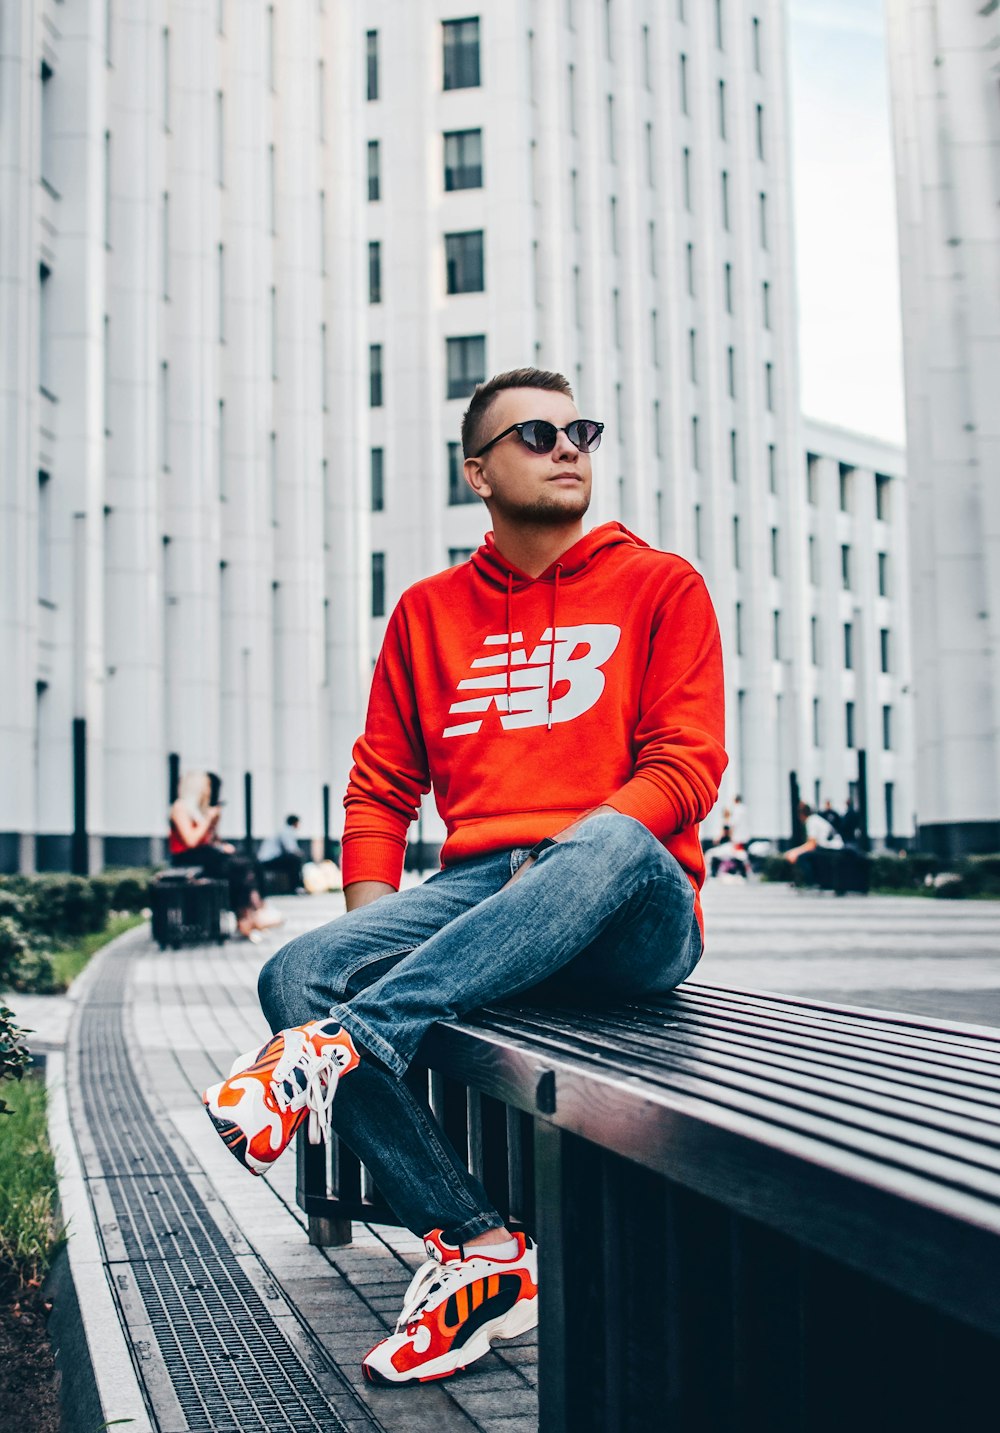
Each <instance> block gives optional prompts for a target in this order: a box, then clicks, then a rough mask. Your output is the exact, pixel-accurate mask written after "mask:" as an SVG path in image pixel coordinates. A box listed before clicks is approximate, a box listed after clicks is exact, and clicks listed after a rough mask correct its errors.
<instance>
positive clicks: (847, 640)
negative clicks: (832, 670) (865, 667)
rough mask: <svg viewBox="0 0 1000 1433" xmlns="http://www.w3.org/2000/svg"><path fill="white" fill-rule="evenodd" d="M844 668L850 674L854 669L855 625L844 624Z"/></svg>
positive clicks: (851, 623)
mask: <svg viewBox="0 0 1000 1433" xmlns="http://www.w3.org/2000/svg"><path fill="white" fill-rule="evenodd" d="M844 667H845V669H846V670H847V671H848V672H849V671H851V670H852V669H853V667H854V624H853V622H845V623H844Z"/></svg>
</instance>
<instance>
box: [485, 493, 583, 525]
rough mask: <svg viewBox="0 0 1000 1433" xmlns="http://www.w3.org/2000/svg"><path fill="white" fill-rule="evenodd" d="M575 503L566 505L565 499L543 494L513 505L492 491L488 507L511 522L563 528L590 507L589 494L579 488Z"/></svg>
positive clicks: (580, 516)
mask: <svg viewBox="0 0 1000 1433" xmlns="http://www.w3.org/2000/svg"><path fill="white" fill-rule="evenodd" d="M576 499H577V500H576V502H573V503H568V502H567V501H566V500H565V497H557V496H556V495H555V494H554V493H553V494H552V496H551V497H550V496H549V494H547V493H544V494H541V495H540V496H539V497H537V498H534V499H533V500H532V501H531V502H523V503H513V502H510V501H509V499H508V498H506V497H504V496H503V495H502V494H501V493H498V492H496V491H495V490H494V492H493V494H492V496H491V498H490V506H491V507H492V508H493V509H494V510H495V511H496V512H499V513H502V514H503V516H504V517H506V518H509V519H510V520H511V521H512V522H521V523H533V524H535V525H536V526H538V527H563V526H564V525H565V524H566V523H570V522H577V521H578V520H579V519H580V518H582V517H583V516H584V515H585V513H586V511H587V509H588V508H589V507H590V494H589V493H588V492H586V491H585V490H584V488H583V487H582V486H581V488H580V491H579V493H577V494H576Z"/></svg>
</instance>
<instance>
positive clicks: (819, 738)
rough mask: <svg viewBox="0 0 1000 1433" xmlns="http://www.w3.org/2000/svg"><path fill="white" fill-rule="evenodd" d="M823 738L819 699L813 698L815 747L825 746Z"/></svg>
mask: <svg viewBox="0 0 1000 1433" xmlns="http://www.w3.org/2000/svg"><path fill="white" fill-rule="evenodd" d="M822 736H823V733H822V728H821V726H820V705H819V697H813V746H816V747H819V746H822V745H823V741H822Z"/></svg>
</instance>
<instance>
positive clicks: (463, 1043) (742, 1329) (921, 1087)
mask: <svg viewBox="0 0 1000 1433" xmlns="http://www.w3.org/2000/svg"><path fill="white" fill-rule="evenodd" d="M422 1054H426V1058H427V1060H428V1062H429V1064H430V1065H431V1066H432V1068H433V1073H432V1074H431V1075H430V1076H429V1077H428V1074H427V1073H426V1071H424V1072H419V1071H418V1072H413V1073H412V1074H411V1077H410V1078H411V1079H412V1080H413V1082H414V1085H415V1087H422V1088H424V1089H426V1090H429V1095H430V1102H431V1105H432V1107H433V1108H434V1109H435V1112H436V1113H437V1114H438V1115H439V1117H440V1118H442V1121H443V1123H444V1124H445V1126H446V1128H447V1129H448V1132H449V1134H450V1135H451V1137H452V1138H453V1139H454V1140H455V1143H456V1145H457V1147H458V1148H459V1149H460V1151H462V1152H464V1153H465V1155H466V1156H467V1158H468V1162H469V1167H470V1168H472V1169H473V1170H474V1171H475V1172H476V1173H477V1174H478V1175H479V1176H480V1177H481V1178H482V1179H483V1180H484V1183H485V1184H486V1186H487V1188H488V1190H489V1192H490V1195H491V1197H492V1198H494V1199H495V1200H496V1202H497V1204H498V1207H499V1208H500V1209H501V1212H502V1213H504V1214H505V1216H508V1217H510V1218H511V1219H512V1221H513V1222H515V1223H516V1222H523V1223H524V1224H526V1225H527V1227H529V1228H530V1229H531V1231H532V1232H533V1233H534V1234H535V1235H536V1237H537V1239H538V1243H539V1257H540V1275H539V1278H540V1285H541V1289H542V1293H541V1302H540V1310H541V1322H540V1328H539V1343H540V1349H539V1354H540V1382H539V1410H540V1428H541V1429H542V1430H543V1433H588V1430H591V1429H593V1430H598V1429H600V1430H602V1433H606V1430H607V1431H608V1433H610V1430H629V1433H649V1430H659V1429H661V1428H662V1429H670V1430H679V1433H712V1430H716V1429H720V1430H723V1429H724V1430H734V1433H735V1430H747V1433H755V1430H757V1429H761V1430H766V1433H793V1430H794V1433H824V1430H830V1433H833V1430H836V1433H845V1430H849V1433H868V1430H871V1433H875V1430H878V1433H890V1430H892V1433H895V1430H897V1429H899V1430H906V1433H922V1430H928V1433H930V1430H931V1429H933V1430H934V1433H941V1430H943V1429H951V1428H959V1427H976V1428H978V1427H988V1426H994V1425H995V1424H996V1423H998V1422H1000V1412H998V1405H997V1398H996V1379H995V1370H996V1368H997V1367H998V1366H1000V1084H998V1076H1000V1031H997V1032H992V1031H987V1030H983V1029H982V1028H979V1027H963V1026H959V1025H956V1024H951V1023H947V1022H939V1021H930V1020H921V1019H917V1018H913V1017H909V1016H901V1015H891V1014H885V1013H882V1012H877V1011H869V1010H859V1009H853V1008H848V1007H841V1006H835V1005H819V1004H814V1003H810V1002H808V1001H805V1000H799V999H795V998H791V997H781V996H774V995H768V994H762V993H758V992H753V991H746V990H726V989H715V988H711V987H708V986H700V985H696V984H690V983H689V984H687V985H685V986H684V988H683V990H682V991H679V992H678V993H676V994H675V995H673V996H672V997H670V998H668V999H667V1000H664V1001H663V1002H660V1003H658V1004H655V1005H653V1004H644V1005H633V1006H622V1007H619V1008H616V1009H612V1010H592V1011H585V1010H580V1009H574V1010H568V1009H561V1008H555V1007H549V1006H546V1007H533V1006H529V1005H518V1006H516V1007H515V1006H510V1007H496V1008H494V1009H490V1010H487V1011H484V1012H482V1013H481V1014H479V1015H478V1016H476V1017H474V1018H469V1019H466V1020H465V1021H463V1022H462V1023H460V1024H456V1025H449V1026H439V1027H436V1028H435V1030H434V1031H433V1032H432V1033H431V1035H430V1036H429V1038H428V1040H427V1041H426V1044H425V1050H424V1051H422ZM299 1203H300V1204H301V1205H302V1207H303V1208H304V1209H305V1210H306V1212H307V1213H308V1214H309V1216H310V1235H311V1237H312V1238H313V1239H314V1240H318V1241H319V1240H325V1239H334V1238H336V1237H338V1235H339V1236H341V1237H342V1236H343V1235H344V1234H345V1232H346V1233H347V1235H348V1237H349V1229H347V1230H345V1228H344V1225H343V1222H342V1221H344V1220H346V1219H350V1218H361V1219H372V1220H380V1219H389V1220H390V1222H392V1216H391V1214H390V1213H389V1212H388V1211H387V1210H386V1209H385V1207H384V1205H382V1204H381V1201H380V1200H379V1199H378V1195H377V1191H374V1190H372V1189H371V1187H370V1185H368V1184H367V1183H366V1180H365V1177H364V1172H363V1171H360V1170H359V1168H358V1165H357V1161H356V1160H354V1159H353V1157H352V1156H350V1155H349V1153H348V1151H346V1150H344V1149H343V1148H339V1147H334V1148H331V1149H329V1150H324V1149H323V1148H322V1147H320V1148H319V1149H316V1148H313V1147H310V1146H308V1145H307V1144H306V1143H305V1142H304V1141H300V1144H299ZM338 1221H340V1222H338ZM587 1251H589V1252H587Z"/></svg>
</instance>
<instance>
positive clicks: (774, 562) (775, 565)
mask: <svg viewBox="0 0 1000 1433" xmlns="http://www.w3.org/2000/svg"><path fill="white" fill-rule="evenodd" d="M779 546H780V538H779V534H778V529H777V528H776V527H772V529H771V576H772V577H780V576H781V568H780V564H779V560H778V559H779Z"/></svg>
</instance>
